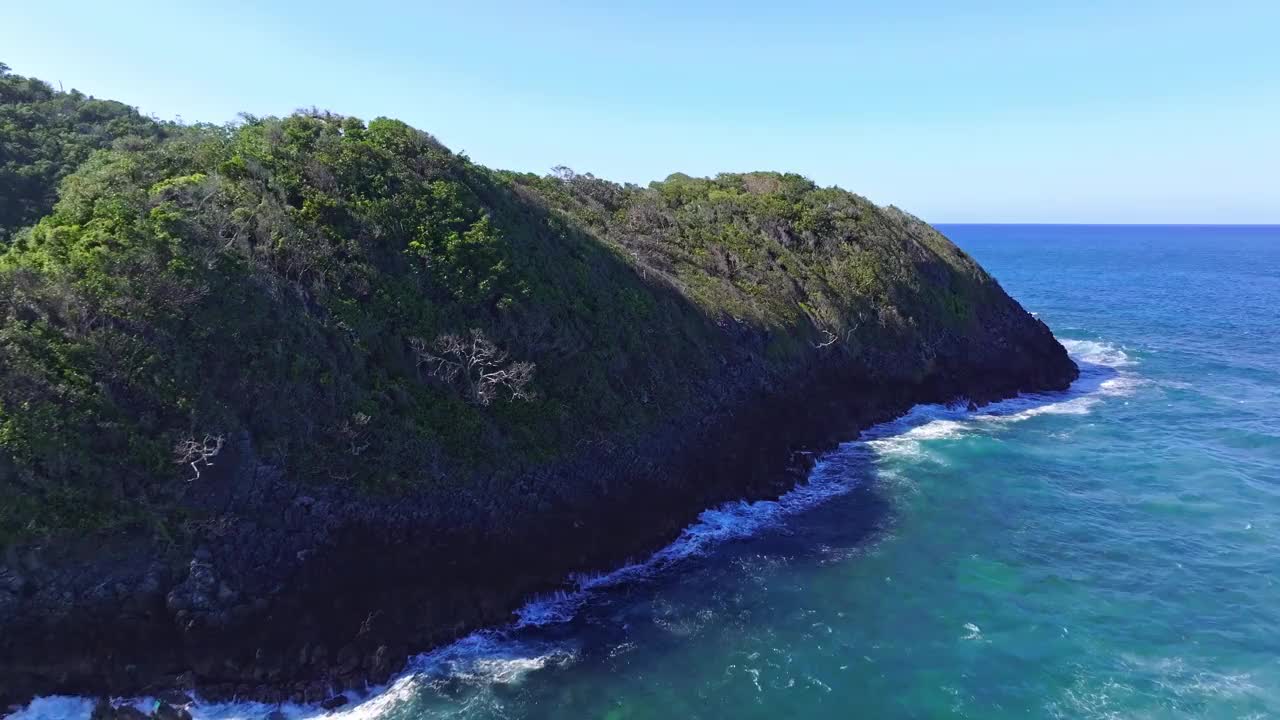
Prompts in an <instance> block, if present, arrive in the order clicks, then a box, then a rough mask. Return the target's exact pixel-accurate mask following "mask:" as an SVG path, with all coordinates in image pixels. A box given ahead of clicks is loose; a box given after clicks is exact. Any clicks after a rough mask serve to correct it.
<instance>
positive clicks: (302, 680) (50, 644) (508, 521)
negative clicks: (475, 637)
mask: <svg viewBox="0 0 1280 720" xmlns="http://www.w3.org/2000/svg"><path fill="white" fill-rule="evenodd" d="M1014 307H1015V308H1016V305H1014ZM1018 314H1021V318H1018V317H1016V315H1018ZM1002 315H1004V313H1002ZM1000 319H1001V320H1002V321H1003V322H999V323H997V324H996V329H995V332H994V334H993V336H992V337H987V338H980V339H978V340H980V341H981V342H978V343H975V342H974V341H973V340H970V341H965V342H958V343H957V345H956V347H955V348H954V350H953V352H951V353H949V354H948V355H946V356H943V361H942V362H937V363H935V364H934V368H933V371H932V372H931V373H929V374H927V375H925V376H923V377H922V378H915V379H907V378H902V377H898V378H894V377H893V376H892V375H891V374H885V375H881V376H879V377H877V376H876V375H874V374H868V372H867V370H866V368H865V367H861V366H852V365H841V364H834V363H833V364H829V365H826V366H819V367H816V368H813V369H811V371H810V372H808V373H806V374H804V375H802V376H799V377H800V378H802V379H800V380H796V381H793V382H790V383H784V384H778V385H776V386H775V387H774V388H773V389H772V391H771V392H767V393H762V392H755V393H754V394H753V393H747V392H742V393H739V395H738V397H739V398H740V401H739V402H737V403H736V404H734V405H733V406H732V407H731V408H730V409H728V410H726V411H725V412H721V413H719V414H718V415H714V416H708V415H701V416H688V417H683V416H682V417H676V418H673V419H672V422H669V423H667V424H666V425H665V426H664V431H663V432H661V433H655V434H654V435H652V436H650V437H647V438H644V439H643V440H641V441H639V442H636V443H633V444H629V445H627V446H621V445H620V444H615V443H611V442H608V441H602V442H600V443H596V444H594V445H591V446H589V447H585V448H584V449H583V450H582V451H581V452H579V453H577V455H576V456H575V457H574V458H571V459H569V460H567V461H565V462H562V463H559V464H556V465H553V466H548V467H545V468H539V469H537V470H536V471H534V472H531V473H530V474H529V476H528V477H527V478H525V479H524V481H523V482H522V483H521V485H520V487H516V488H508V489H505V490H504V491H502V492H501V493H497V494H496V495H497V496H500V497H503V498H508V499H509V504H508V505H506V506H498V507H494V506H476V505H475V504H470V505H468V504H466V503H460V504H459V505H458V506H457V507H450V508H446V509H445V510H447V512H442V509H441V508H440V507H430V506H428V505H427V504H424V503H414V502H406V501H405V500H404V499H399V500H397V501H390V500H387V499H370V498H367V497H360V496H357V495H356V494H355V493H353V492H351V491H345V490H343V489H342V488H335V487H326V488H315V487H306V486H299V485H297V484H295V483H293V482H291V481H290V480H289V479H288V478H287V476H286V474H285V473H282V472H281V471H280V469H278V468H274V467H272V466H270V465H269V464H266V463H264V462H263V461H262V460H261V459H260V458H259V457H258V456H257V454H256V453H255V450H254V448H253V446H252V443H251V442H250V440H249V438H248V437H245V436H241V437H237V438H234V439H233V441H232V442H231V443H230V445H229V450H228V453H227V456H226V458H225V459H223V462H222V464H221V465H220V466H218V468H217V472H216V473H211V474H210V479H209V480H208V482H207V483H205V484H204V485H203V486H202V489H201V491H200V493H197V494H196V495H195V496H193V498H192V499H191V502H193V503H198V504H199V505H200V506H201V507H204V508H218V509H219V510H220V512H219V513H218V515H217V517H218V521H217V522H216V523H211V524H210V525H209V526H207V527H205V528H203V533H202V538H201V542H199V543H198V544H196V545H195V546H194V547H191V548H172V549H168V550H167V551H166V550H165V549H163V548H161V549H160V550H159V551H158V549H157V546H156V545H155V544H153V543H151V542H146V541H142V540H131V541H120V543H119V545H118V546H112V547H107V548H103V547H101V546H98V545H93V546H90V545H87V544H86V546H83V547H70V546H67V547H59V548H53V547H36V548H25V549H22V550H21V551H14V550H11V551H10V552H9V553H8V557H6V558H4V563H3V567H2V569H0V611H2V612H3V615H2V616H0V618H2V619H0V638H3V639H0V678H3V679H2V680H0V702H2V703H3V704H2V705H0V707H10V708H13V707H15V706H16V705H18V704H21V703H26V702H28V701H29V700H30V699H31V698H32V697H34V696H39V695H49V694H72V695H82V696H96V697H104V696H112V697H121V696H134V697H136V696H153V697H159V696H164V695H165V694H166V693H174V692H177V693H191V694H197V695H198V696H199V697H201V698H204V699H206V700H228V699H231V698H237V699H241V700H245V699H253V700H259V701H264V702H268V703H275V702H284V701H293V702H300V703H328V704H331V705H332V704H339V703H341V702H343V701H344V699H345V697H344V696H343V692H344V691H346V690H349V689H362V688H364V687H365V686H366V685H369V684H380V683H383V682H386V681H387V680H388V679H390V678H391V677H392V676H393V675H394V674H396V673H397V672H399V671H400V670H401V669H402V668H403V666H404V663H405V660H406V659H407V658H408V657H410V656H411V655H412V654H415V653H418V652H422V651H425V650H428V649H430V648H432V647H436V646H440V645H442V644H445V643H448V642H450V641H451V640H454V639H456V638H459V637H461V636H463V635H465V634H467V633H469V632H471V631H473V630H475V629H478V628H483V627H491V626H495V625H501V624H505V623H507V622H509V621H510V620H511V618H512V613H513V611H515V610H516V609H518V608H519V607H520V606H521V605H522V604H523V603H525V602H526V601H527V600H528V599H529V598H530V597H533V596H536V595H538V594H541V593H547V592H551V591H554V590H557V589H561V588H563V586H564V585H563V584H564V581H565V578H566V577H567V576H568V575H569V574H570V573H572V572H583V571H603V570H608V569H611V568H613V567H616V566H618V565H619V564H621V563H623V562H625V561H627V560H629V559H634V558H637V557H643V556H645V555H646V554H648V553H650V552H652V551H654V550H656V549H657V548H660V547H661V546H663V545H665V544H666V543H668V542H670V541H671V540H672V539H674V538H675V537H676V536H677V535H678V534H679V533H680V531H681V530H682V529H683V528H684V527H686V526H687V525H688V524H689V523H691V522H692V521H693V520H694V519H695V518H696V517H697V515H698V513H699V512H700V511H702V510H703V509H705V508H707V507H710V506H714V505H716V504H719V503H721V502H724V501H728V500H732V499H737V498H745V499H763V498H773V497H777V496H779V495H781V494H782V493H784V492H786V491H787V490H788V489H790V488H791V487H793V486H794V485H795V484H796V483H798V482H802V481H803V480H804V478H805V477H806V475H807V471H808V469H809V467H811V465H812V462H813V459H812V458H813V457H814V453H815V452H820V451H822V450H825V449H828V448H830V447H832V446H833V445H834V444H835V443H836V442H839V441H841V440H847V439H849V438H852V437H854V436H856V434H857V432H858V431H860V430H861V429H864V428H866V427H869V426H870V425H873V424H875V423H878V422H883V421H886V420H889V419H892V418H893V417H896V416H898V415H900V414H901V413H903V412H905V411H906V410H907V409H909V408H910V407H911V406H912V405H915V404H918V403H927V402H947V401H952V400H955V399H957V398H967V399H970V400H972V401H974V402H976V403H979V404H981V403H985V402H990V401H994V400H998V399H1003V398H1007V397H1010V396H1013V395H1015V394H1018V393H1019V392H1029V391H1042V390H1060V389H1064V388H1066V387H1067V386H1068V385H1069V384H1070V382H1071V381H1073V380H1074V379H1075V377H1076V376H1077V374H1078V371H1077V369H1076V367H1075V365H1074V363H1072V362H1071V360H1070V359H1069V358H1068V357H1067V355H1066V352H1065V350H1063V348H1062V347H1061V345H1059V344H1058V343H1057V341H1056V340H1054V339H1053V337H1052V335H1051V333H1050V332H1049V330H1048V328H1047V327H1045V326H1044V325H1043V323H1041V322H1040V321H1038V320H1034V319H1032V318H1031V317H1030V316H1028V315H1026V314H1025V313H1024V312H1023V311H1022V310H1021V308H1017V309H1016V312H1015V313H1013V314H1011V315H1006V316H1005V317H1002V318H1000ZM745 386H746V385H744V387H745ZM743 398H745V399H743ZM564 476H572V477H582V478H589V480H588V481H586V482H584V483H583V484H582V486H583V487H587V488H590V490H589V491H585V492H582V493H580V494H578V495H576V496H561V497H554V498H548V497H541V496H539V495H538V494H537V493H536V492H534V490H535V489H536V488H537V487H539V486H540V485H541V484H542V483H541V482H540V481H542V480H544V479H545V478H547V477H564ZM561 485H564V484H563V483H562V484H561ZM164 707H168V708H170V709H171V710H174V711H175V712H180V705H176V704H174V703H168V704H166V705H164ZM100 710H101V712H103V713H109V712H118V711H113V710H112V709H111V708H109V707H108V708H101V707H100ZM166 712H168V711H166ZM108 716H109V715H104V717H108ZM116 717H123V716H120V715H118V714H117V715H116ZM155 717H157V720H175V719H174V718H169V717H166V718H163V719H161V718H160V716H159V715H156V716H155ZM178 720H180V719H178Z"/></svg>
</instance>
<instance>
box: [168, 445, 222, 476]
mask: <svg viewBox="0 0 1280 720" xmlns="http://www.w3.org/2000/svg"><path fill="white" fill-rule="evenodd" d="M222 443H223V437H222V436H221V435H205V436H204V439H203V440H196V439H195V438H194V437H192V436H187V437H185V438H183V439H181V440H179V441H178V442H177V444H175V445H174V446H173V455H174V462H176V463H177V464H179V465H190V466H191V469H192V470H193V471H195V477H191V478H187V482H191V481H193V480H198V479H200V466H201V465H204V466H206V467H207V466H210V465H213V463H212V462H210V461H211V460H212V459H213V458H214V457H216V456H217V454H218V453H220V452H222Z"/></svg>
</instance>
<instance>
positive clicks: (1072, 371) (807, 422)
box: [0, 113, 1076, 702]
mask: <svg viewBox="0 0 1280 720" xmlns="http://www.w3.org/2000/svg"><path fill="white" fill-rule="evenodd" d="M58 196H59V200H58V204H57V205H56V206H55V207H54V208H53V210H52V212H51V213H50V214H49V215H47V216H46V217H44V218H43V219H42V220H40V222H39V223H37V224H36V225H35V226H34V227H32V228H29V229H25V230H21V231H19V232H17V233H16V234H15V236H14V238H13V240H12V242H11V243H10V244H9V246H8V248H7V249H6V251H5V252H4V254H3V256H2V257H0V506H2V507H3V509H2V510H0V542H3V544H4V547H5V552H4V555H3V559H2V562H3V565H2V567H0V698H3V699H4V700H5V701H7V702H15V701H22V700H24V699H26V698H28V697H30V696H31V695H33V694H48V693H54V692H59V693H81V694H102V693H110V694H116V695H119V694H135V693H144V692H154V691H156V690H159V689H171V688H180V689H184V690H191V689H195V690H197V691H198V692H200V693H201V694H203V695H205V696H208V697H223V696H231V695H237V696H240V697H250V696H254V697H261V698H268V699H270V698H281V699H282V698H286V697H293V698H295V699H300V700H309V701H320V700H324V699H325V698H326V697H327V696H328V695H329V694H330V693H332V692H334V691H340V690H341V689H343V688H344V687H352V686H359V685H362V684H363V683H364V682H366V681H369V680H374V681H377V680H382V679H385V678H387V677H388V676H389V675H390V674H391V673H393V672H395V671H396V670H397V669H398V668H399V667H400V666H401V665H402V663H403V661H404V659H405V657H406V656H407V655H408V654H409V653H411V652H414V651H418V650H422V649H425V648H428V647H430V646H432V645H436V644H439V643H442V642H447V641H448V640H450V639H453V638H456V637H458V636H459V635H461V634H463V633H466V632H468V631H469V630H471V629H474V628H477V627H481V626H485V625H491V624H496V623H502V622H505V621H507V620H509V619H510V617H511V613H512V611H513V610H514V609H516V608H517V607H519V605H520V604H521V603H522V602H523V601H525V600H526V599H527V598H529V597H530V596H531V595H533V594H537V593H541V592H547V591H551V590H554V589H556V588H557V587H560V586H561V583H562V582H563V581H564V579H565V578H566V577H567V575H568V574H569V573H571V572H578V571H589V570H602V569H607V568H609V567H611V566H614V565H616V564H618V563H620V562H622V561H624V560H626V559H628V558H632V557H635V556H637V555H642V554H644V553H646V552H649V551H652V550H653V549H655V548H657V547H659V546H661V545H662V544H664V543H665V542H668V541H669V540H671V539H672V538H673V537H674V536H675V535H676V534H677V533H678V532H679V530H680V529H681V528H682V527H684V526H685V525H686V524H688V523H689V522H690V521H691V520H692V519H693V518H694V517H695V516H696V515H697V513H698V512H699V511H700V510H702V509H704V508H706V507H708V506H710V505H714V504H716V503H719V502H722V501H725V500H729V499H734V498H741V497H747V498H763V497H773V496H776V495H778V494H780V493H781V492H783V491H785V490H786V489H787V488H788V487H790V486H792V485H793V484H794V483H796V482H799V481H803V478H804V475H805V470H806V469H807V462H809V460H808V459H809V458H811V457H812V452H814V451H821V450H822V449H823V448H826V447H829V446H830V444H831V443H833V442H835V441H837V440H841V439H848V438H850V437H852V436H854V435H855V434H856V433H857V431H858V430H859V429H861V428H863V427H866V426H867V425H869V424H871V423H874V422H878V421H882V420H885V419H888V418H890V417H892V416H894V415H895V414H898V413H901V412H902V411H904V410H905V409H907V408H908V407H910V406H911V405H912V404H915V403H918V402H939V401H953V400H958V399H963V400H964V401H974V402H977V403H983V402H986V401H990V400H994V399H997V398H1003V397H1007V396H1010V395H1013V394H1016V393H1018V392H1022V391H1039V390H1050V389H1062V388H1065V387H1066V386H1067V385H1068V384H1069V383H1070V382H1071V381H1072V380H1073V379H1074V378H1075V376H1076V368H1075V366H1074V364H1073V363H1072V362H1071V360H1070V359H1069V358H1068V357H1067V355H1066V352H1065V351H1064V350H1063V348H1062V347H1061V346H1060V345H1059V344H1058V343H1057V342H1056V341H1055V340H1054V338H1053V336H1052V334H1051V333H1050V332H1049V330H1048V328H1047V327H1045V326H1044V324H1043V323H1041V322H1040V321H1039V320H1037V319H1035V318H1033V317H1031V316H1030V315H1029V314H1027V313H1026V312H1025V311H1024V310H1023V309H1022V308H1021V307H1020V306H1019V305H1018V304H1017V303H1016V302H1015V301H1014V300H1012V299H1011V298H1010V297H1009V296H1008V295H1007V294H1006V293H1005V292H1004V291H1003V290H1002V289H1001V288H1000V286H999V284H998V283H996V281H995V280H994V279H992V278H991V277H990V276H989V275H987V273H985V272H984V271H983V270H982V269H981V268H980V267H978V265H977V264H976V263H974V262H973V261H972V260H971V259H970V258H969V257H968V256H966V255H965V254H964V253H963V252H962V251H960V250H959V249H957V248H956V247H955V246H954V245H952V244H951V243H950V242H949V241H947V240H946V239H945V238H944V237H942V236H941V235H940V234H938V233H937V232H936V231H934V230H933V229H932V228H930V227H929V226H928V225H926V224H925V223H923V222H921V221H919V220H917V219H915V218H913V217H911V216H910V215H907V214H906V213H903V212H901V211H898V210H896V209H893V208H880V207H877V206H875V205H873V204H872V203H870V202H868V201H866V200H865V199H863V198H860V197H858V196H856V195H853V194H850V193H848V192H845V191H843V190H840V189H837V188H820V187H817V186H815V185H814V184H813V183H811V182H809V181H808V180H806V179H804V178H801V177H798V176H794V175H785V174H777V173H750V174H735V175H721V176H718V177H716V178H712V179H705V178H690V177H686V176H683V175H674V176H672V177H670V178H668V179H667V180H665V181H663V182H658V183H653V184H652V185H650V186H649V187H643V188H642V187H637V186H630V185H618V184H615V183H610V182H607V181H603V180H600V179H597V178H594V177H592V176H589V175H585V176H584V175H577V174H575V173H573V172H571V171H568V170H563V169H561V170H558V171H557V172H555V173H553V174H552V175H549V176H545V177H538V176H532V175H521V174H516V173H507V172H501V171H494V170H490V169H487V168H483V167H481V166H478V165H475V164H474V163H471V162H470V161H469V160H468V159H467V158H465V157H463V156H459V155H456V154H454V153H452V152H450V151H449V150H448V149H446V148H444V147H443V146H442V145H440V144H439V143H438V142H436V141H435V140H434V139H433V138H431V137H430V136H429V135H426V134H425V133H421V132H419V131H417V130H414V129H412V128H410V127H408V126H407V125H404V124H403V123H399V122H396V121H391V120H386V119H379V120H375V121H372V122H370V123H367V124H366V123H364V122H361V121H359V120H356V119H354V118H348V117H342V116H337V115H332V114H327V113H304V114H299V115H295V116H292V117H289V118H284V119H274V118H268V119H251V120H249V121H247V122H245V123H243V124H241V125H238V126H234V127H226V128H211V127H195V128H181V127H172V128H167V129H166V132H165V133H164V134H163V137H160V136H151V137H136V136H128V137H122V138H119V139H117V140H116V141H115V142H114V147H113V149H111V150H104V151H100V152H98V153H96V154H94V155H92V156H91V157H90V159H89V160H88V161H87V162H86V163H84V164H83V165H81V166H80V167H79V168H78V169H77V170H76V171H75V172H74V173H72V174H70V175H69V176H68V177H67V179H66V180H64V181H63V182H62V184H61V187H60V191H59V193H58Z"/></svg>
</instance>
